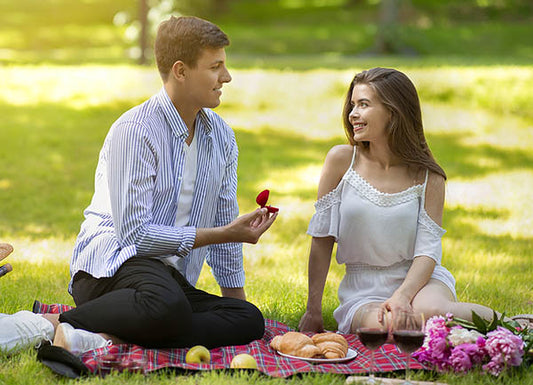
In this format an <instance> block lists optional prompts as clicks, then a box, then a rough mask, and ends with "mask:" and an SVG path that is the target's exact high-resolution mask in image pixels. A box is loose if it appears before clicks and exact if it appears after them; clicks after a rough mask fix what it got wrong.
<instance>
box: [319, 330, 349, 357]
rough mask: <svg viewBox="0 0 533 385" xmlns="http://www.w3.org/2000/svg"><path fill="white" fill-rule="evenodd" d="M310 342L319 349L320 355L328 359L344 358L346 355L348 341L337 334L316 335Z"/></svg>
mask: <svg viewBox="0 0 533 385" xmlns="http://www.w3.org/2000/svg"><path fill="white" fill-rule="evenodd" d="M311 339H312V341H313V342H314V343H315V345H316V346H317V347H318V348H319V349H320V354H322V355H323V356H324V357H326V358H328V359H332V358H344V357H346V354H347V353H348V341H346V339H345V338H344V337H343V336H341V335H340V334H337V333H318V334H315V335H314V336H313V337H312V338H311Z"/></svg>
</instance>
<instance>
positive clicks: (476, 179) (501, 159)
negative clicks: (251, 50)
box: [0, 62, 533, 384]
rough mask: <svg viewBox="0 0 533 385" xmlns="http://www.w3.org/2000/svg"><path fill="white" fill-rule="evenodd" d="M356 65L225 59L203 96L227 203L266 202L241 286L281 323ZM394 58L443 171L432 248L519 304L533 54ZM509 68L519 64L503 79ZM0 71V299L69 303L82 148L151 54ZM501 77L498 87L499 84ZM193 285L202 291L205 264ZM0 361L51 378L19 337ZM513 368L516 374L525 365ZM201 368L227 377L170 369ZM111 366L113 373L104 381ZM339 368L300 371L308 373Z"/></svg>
mask: <svg viewBox="0 0 533 385" xmlns="http://www.w3.org/2000/svg"><path fill="white" fill-rule="evenodd" d="M364 64H365V65H367V64H368V63H364ZM360 68H362V67H357V66H354V67H353V68H351V69H344V70H324V69H319V70H311V71H292V70H257V69H250V70H243V69H232V74H233V79H234V80H233V82H232V83H230V84H229V85H227V86H226V87H225V91H224V96H223V103H222V105H221V106H220V107H219V108H218V109H217V111H218V113H220V114H221V115H222V116H224V117H225V119H226V120H227V121H228V122H229V123H230V124H231V125H232V126H233V127H234V129H235V131H236V135H237V140H238V143H239V147H240V152H241V155H240V165H239V180H240V184H239V191H238V194H239V195H238V198H239V203H240V206H241V210H242V212H247V211H249V210H252V209H253V208H255V201H254V197H255V195H256V194H257V192H259V191H260V190H262V189H264V188H269V189H270V190H271V198H270V200H271V203H272V204H275V205H277V206H279V207H280V208H281V211H280V217H279V219H278V221H277V222H276V223H275V225H274V226H273V228H272V229H271V231H270V232H269V233H268V234H266V235H265V236H264V237H263V238H262V240H261V241H260V243H259V244H258V245H253V246H252V245H246V246H245V265H246V271H247V285H246V289H247V294H248V297H249V299H250V300H251V301H252V302H254V303H256V304H257V305H258V306H259V307H260V308H261V310H262V311H263V312H264V314H265V316H266V317H269V318H273V319H276V320H279V321H282V322H284V323H286V324H288V325H289V326H292V327H296V326H297V324H298V321H299V318H300V316H301V315H302V313H303V311H304V307H305V301H306V279H307V278H306V265H307V253H308V250H309V237H308V236H307V235H305V231H306V227H307V224H308V221H309V218H310V217H311V215H312V213H313V202H314V200H315V194H316V186H317V181H318V177H319V173H320V168H321V164H322V161H323V158H324V156H325V154H326V152H327V150H328V149H329V148H330V147H331V146H333V145H334V144H337V143H342V142H344V141H345V139H344V137H343V131H342V128H341V126H340V118H339V116H340V109H341V104H342V100H343V96H344V92H345V86H346V84H347V82H348V81H349V80H350V78H351V76H352V75H353V72H354V71H356V70H359V69H360ZM399 68H400V69H402V70H404V71H405V72H406V73H407V74H408V75H409V76H410V77H411V78H412V79H413V81H414V82H415V83H416V84H417V86H418V88H419V89H420V96H421V100H422V105H423V112H424V121H425V125H426V130H427V137H428V140H429V142H430V145H431V147H432V148H433V151H434V153H435V156H436V158H437V159H438V160H439V161H440V162H441V164H442V165H443V167H444V168H445V169H446V170H447V172H448V176H449V180H448V184H447V202H446V212H445V216H444V227H445V228H446V229H447V230H448V233H447V234H446V235H445V237H444V244H443V247H444V264H445V266H447V267H448V268H449V269H450V270H451V271H452V272H453V273H454V275H455V277H456V279H457V281H458V283H457V291H458V295H459V298H460V299H461V300H463V301H472V302H482V303H485V304H487V305H489V306H492V307H494V308H495V309H498V310H501V311H506V312H507V313H508V314H517V313H525V312H528V313H531V312H532V308H533V306H532V301H533V298H532V296H531V293H532V284H531V279H530V275H531V258H532V251H531V244H532V239H533V230H532V226H531V218H532V217H533V204H532V203H531V199H530V196H531V191H532V189H533V156H532V155H531V152H530V149H531V148H532V146H533V134H532V131H531V126H532V122H533V119H532V118H531V116H529V115H528V113H527V112H526V113H523V114H520V113H517V112H516V111H515V110H513V108H514V106H516V105H519V104H521V103H522V105H524V108H526V109H527V104H528V103H529V104H531V102H530V101H531V100H532V99H531V97H532V95H530V93H531V90H532V89H533V87H532V84H531V81H532V80H531V79H533V68H531V67H526V66H521V67H501V68H492V67H478V68H471V67H458V66H457V67H446V68H435V67H431V66H427V67H419V66H415V67H411V66H410V65H409V62H406V64H404V65H403V66H401V65H400V66H399ZM517 76H520V78H521V79H529V80H528V81H524V82H518V84H517V82H516V78H517ZM0 77H1V78H3V79H4V84H5V87H4V89H3V90H4V92H3V93H2V95H1V96H0V111H1V112H2V116H3V119H2V122H1V123H0V142H1V143H5V144H8V145H5V146H4V148H3V150H2V152H1V154H0V163H1V169H2V174H1V177H0V196H1V199H0V213H1V216H0V239H2V240H3V241H9V242H11V243H12V244H13V245H14V246H15V249H16V250H15V252H14V253H13V255H12V256H11V257H9V260H10V262H11V263H12V265H13V267H14V272H12V273H11V274H9V275H8V276H6V277H4V278H2V279H1V281H0V290H1V293H2V295H1V296H0V311H1V312H7V313H10V312H14V311H17V310H21V309H28V308H30V306H31V304H32V302H33V300H34V299H40V300H41V301H44V302H62V303H68V304H72V300H71V298H70V297H69V295H68V294H67V292H66V286H67V283H68V279H69V276H68V258H69V256H70V252H71V249H72V245H73V242H74V239H75V236H76V234H77V231H78V228H79V224H80V222H81V220H82V210H83V208H84V207H85V206H87V204H88V203H89V200H90V198H91V194H92V183H93V181H92V180H93V172H94V167H95V165H96V160H97V154H98V150H99V148H100V146H101V144H102V141H103V138H104V136H105V134H106V132H107V130H108V128H109V125H110V124H111V123H112V122H113V120H114V119H115V118H116V117H117V116H118V115H120V113H122V112H123V111H125V110H126V109H127V108H129V107H130V106H132V105H134V104H136V103H138V102H139V101H141V100H143V99H144V98H146V97H148V96H150V95H151V94H152V93H153V92H156V91H157V90H158V88H159V87H160V81H159V79H158V78H157V75H156V73H155V71H154V70H153V69H149V68H138V67H134V66H125V65H124V66H85V67H69V66H66V67H65V66H46V67H43V66H35V67H33V66H26V67H4V68H0ZM486 79H497V81H496V82H489V81H486ZM504 83H507V84H510V85H512V87H510V89H512V90H513V91H512V93H510V94H509V95H510V96H509V97H508V98H506V99H504V100H500V99H498V96H497V95H498V92H499V85H501V84H504ZM279 84H283V85H284V87H283V88H279V87H278V85H279ZM273 95H274V96H275V97H273ZM491 95H492V97H491ZM342 274H343V269H342V266H339V265H337V264H335V263H334V264H333V265H332V267H331V271H330V274H329V278H328V282H327V286H326V294H325V300H324V312H325V314H326V326H327V327H328V328H330V329H333V328H335V326H336V325H335V322H334V320H333V318H332V316H331V313H332V311H333V310H334V308H335V307H336V306H337V298H336V292H335V290H336V287H337V286H338V284H339V282H340V279H341V278H342ZM199 286H200V287H201V288H203V289H206V290H209V291H213V292H218V288H217V287H216V284H215V282H214V280H213V278H212V277H211V275H210V273H209V271H208V269H207V268H206V269H204V271H203V272H202V275H201V278H200V282H199ZM0 364H1V366H0V376H1V377H3V378H5V381H6V383H22V382H26V381H27V380H29V379H30V378H31V381H34V382H35V383H45V382H50V381H55V380H56V378H55V377H54V375H53V374H51V373H50V372H49V371H47V370H46V369H45V368H43V367H42V366H41V365H40V364H38V363H37V362H36V361H35V356H34V353H33V352H31V351H28V352H24V353H23V354H20V355H18V356H15V357H13V358H10V359H8V358H5V357H2V358H0ZM28 373H33V374H32V375H31V376H30V375H29V374H28ZM526 374H527V371H526V372H519V373H518V374H516V375H517V376H518V378H519V379H520V380H521V381H526V377H525V376H526ZM218 376H219V377H220V378H219V377H218ZM1 377H0V378H1ZM215 378H216V380H217V382H222V383H224V382H228V383H234V382H235V383H238V381H237V379H235V378H234V377H233V376H228V375H226V374H220V373H219V374H207V375H205V376H204V375H202V376H195V377H180V381H181V380H183V381H191V382H192V381H195V382H198V383H212V382H213V381H214V379H215ZM443 378H444V380H445V381H447V382H448V383H451V384H463V383H468V379H470V380H472V378H475V379H476V381H477V380H480V381H485V382H484V383H491V382H490V381H491V380H490V379H489V378H486V377H483V376H482V377H479V376H477V377H476V376H474V377H471V376H467V377H456V376H450V377H439V379H443ZM125 380H126V377H125V376H117V378H113V379H107V380H106V383H122V382H123V381H125ZM127 380H128V382H130V381H134V382H135V381H138V382H143V381H153V380H154V379H153V377H152V376H150V378H149V379H148V380H145V379H142V378H135V377H132V378H129V377H127ZM247 380H251V379H250V378H248V377H246V376H244V378H243V379H242V381H247ZM258 380H259V379H258ZM342 380H343V378H341V377H333V379H332V378H325V377H323V376H309V377H307V376H306V377H305V381H309V382H310V383H330V382H331V381H340V382H342ZM85 381H86V382H88V383H98V382H99V380H96V379H92V380H85ZM115 381H116V382H115ZM158 381H159V382H158V383H162V384H163V383H166V382H170V381H175V379H173V377H172V376H170V378H167V377H165V376H162V377H161V378H160V379H159V380H158ZM465 381H466V382H465ZM503 381H509V382H508V383H513V381H514V379H512V378H508V379H507V380H505V378H504V380H503ZM527 381H531V380H529V379H528V380H527ZM263 382H265V383H276V381H274V380H266V379H265V380H264V381H263ZM526 383H527V382H526ZM529 383H533V382H529Z"/></svg>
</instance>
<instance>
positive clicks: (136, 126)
mask: <svg viewBox="0 0 533 385" xmlns="http://www.w3.org/2000/svg"><path fill="white" fill-rule="evenodd" d="M195 124H196V126H195V135H197V143H198V144H197V145H198V172H197V179H196V185H195V191H194V197H193V202H192V209H191V216H190V219H189V224H188V226H184V227H176V226H174V223H175V220H176V211H177V206H178V201H179V195H180V187H181V179H182V175H183V167H184V159H185V151H184V146H186V145H187V144H186V143H185V139H186V138H187V136H188V130H187V126H186V125H185V123H184V122H183V120H182V119H181V117H180V116H179V114H178V111H177V110H176V108H175V107H174V105H173V104H172V101H171V100H170V98H169V96H168V95H167V93H166V91H165V89H164V88H162V89H161V91H160V92H159V93H157V94H156V95H154V96H152V97H151V98H150V99H149V100H147V101H146V102H144V103H143V104H141V105H139V106H136V107H134V108H132V109H131V110H129V111H127V112H126V113H124V114H123V115H122V116H121V117H120V118H119V119H118V120H117V121H116V122H115V123H114V124H113V125H112V127H111V129H110V130H109V133H108V134H107V137H106V139H105V142H104V145H103V148H102V150H101V152H100V156H99V160H98V166H97V168H96V176H95V192H94V195H93V198H92V201H91V203H90V205H89V206H88V207H87V209H86V210H85V211H84V216H85V221H84V222H83V223H82V225H81V230H80V233H79V235H78V238H77V240H76V244H75V247H74V252H73V256H72V261H71V265H70V273H71V276H72V277H74V274H76V272H78V271H80V270H82V271H85V272H87V273H89V274H91V275H92V276H93V277H96V278H101V277H111V276H112V275H113V274H114V273H115V272H116V271H117V270H118V268H119V267H120V266H121V265H122V264H123V263H124V262H125V261H126V260H127V259H128V258H131V257H134V256H161V255H177V256H179V257H182V258H184V260H183V262H184V263H181V264H180V267H181V270H183V271H181V273H182V274H183V275H184V276H185V277H186V278H187V280H188V281H189V282H190V283H191V284H192V285H195V284H196V282H197V280H198V277H199V275H200V271H201V269H202V266H203V264H204V261H207V263H208V265H209V266H210V267H211V269H212V272H213V275H214V276H215V279H216V280H217V282H218V284H219V285H220V286H222V287H243V286H244V268H243V256H242V244H241V243H225V244H217V245H209V246H205V247H200V248H196V249H193V248H192V247H193V244H194V240H195V237H196V228H209V227H218V226H223V225H225V224H227V223H229V222H231V221H232V220H233V219H235V218H236V217H237V216H238V213H239V208H238V205H237V159H238V149H237V143H236V141H235V135H234V133H233V131H232V129H231V128H230V127H229V126H228V125H227V124H226V123H225V122H224V121H223V120H222V118H220V117H219V116H218V115H217V114H216V113H215V112H213V111H212V110H210V109H202V110H200V112H199V113H198V115H197V118H196V123H195ZM71 285H72V281H71V284H70V288H69V290H70V289H71Z"/></svg>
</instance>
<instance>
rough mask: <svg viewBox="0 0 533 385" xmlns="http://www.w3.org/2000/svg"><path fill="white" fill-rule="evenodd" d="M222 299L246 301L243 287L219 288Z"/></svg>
mask: <svg viewBox="0 0 533 385" xmlns="http://www.w3.org/2000/svg"><path fill="white" fill-rule="evenodd" d="M220 292H221V293H222V297H228V298H237V299H242V300H243V301H246V293H245V292H244V288H243V287H220Z"/></svg>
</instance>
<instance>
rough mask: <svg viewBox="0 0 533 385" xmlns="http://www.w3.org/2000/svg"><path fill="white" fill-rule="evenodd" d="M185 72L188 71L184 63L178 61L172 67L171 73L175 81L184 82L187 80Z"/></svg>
mask: <svg viewBox="0 0 533 385" xmlns="http://www.w3.org/2000/svg"><path fill="white" fill-rule="evenodd" d="M185 70H186V65H185V63H184V62H182V61H181V60H178V61H176V62H175V63H174V64H173V65H172V69H171V70H170V73H171V75H172V77H174V79H176V80H183V79H184V78H185Z"/></svg>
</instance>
